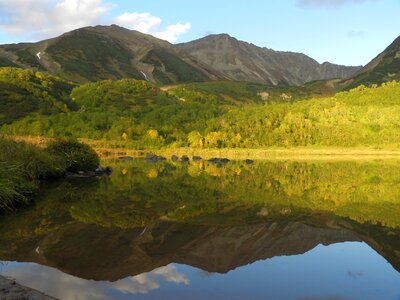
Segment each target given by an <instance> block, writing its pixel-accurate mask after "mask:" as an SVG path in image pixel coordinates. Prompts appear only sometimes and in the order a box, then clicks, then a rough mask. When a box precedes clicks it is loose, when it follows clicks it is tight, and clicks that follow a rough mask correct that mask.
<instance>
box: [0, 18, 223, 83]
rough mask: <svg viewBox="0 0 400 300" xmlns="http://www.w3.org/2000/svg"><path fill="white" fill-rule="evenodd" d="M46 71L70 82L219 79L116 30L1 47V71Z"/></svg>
mask: <svg viewBox="0 0 400 300" xmlns="http://www.w3.org/2000/svg"><path fill="white" fill-rule="evenodd" d="M15 65H17V66H20V67H23V68H32V69H36V70H41V71H46V72H48V73H51V74H55V75H58V76H60V77H62V78H65V79H67V80H71V81H75V82H81V83H82V82H89V81H98V80H103V79H121V78H127V77H129V78H135V79H147V80H149V81H152V82H154V83H162V84H167V83H175V82H187V81H204V80H213V79H217V78H218V74H216V72H215V71H213V70H211V69H210V68H207V67H204V66H202V65H201V64H199V63H197V62H196V61H194V60H193V59H192V58H191V57H189V56H187V55H185V54H183V53H180V52H178V51H177V50H175V49H174V48H173V46H172V45H171V44H169V43H168V42H166V41H162V40H159V39H157V38H154V37H152V36H150V35H146V34H142V33H140V32H137V31H131V30H128V29H125V28H122V27H118V26H115V25H113V26H96V27H85V28H81V29H78V30H74V31H71V32H68V33H65V34H63V35H61V36H59V37H57V38H54V39H50V40H45V41H41V42H38V43H32V44H18V45H3V46H0V66H15Z"/></svg>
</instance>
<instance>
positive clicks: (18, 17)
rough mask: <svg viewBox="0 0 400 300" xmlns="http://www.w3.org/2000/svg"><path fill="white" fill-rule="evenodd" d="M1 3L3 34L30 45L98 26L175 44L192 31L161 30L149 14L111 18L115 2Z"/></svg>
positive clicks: (28, 0)
mask: <svg viewBox="0 0 400 300" xmlns="http://www.w3.org/2000/svg"><path fill="white" fill-rule="evenodd" d="M105 1H108V0H11V1H10V0H0V34H1V32H4V33H7V34H9V35H12V36H21V37H23V38H24V39H29V40H30V41H35V40H41V39H45V38H51V37H55V36H58V35H60V34H62V33H65V32H68V31H71V30H74V29H77V28H81V27H85V26H93V25H99V24H110V23H116V24H118V25H120V26H123V27H126V28H129V29H134V30H137V31H140V32H143V33H148V34H152V35H154V36H156V37H159V38H162V39H165V40H167V41H169V42H175V41H176V40H177V39H178V37H179V36H180V35H181V34H183V33H185V32H186V31H187V30H189V29H190V27H191V25H190V23H177V24H173V25H169V26H167V27H166V28H162V27H161V23H162V20H161V18H159V17H157V16H153V15H151V14H150V13H148V12H145V13H139V12H132V13H129V12H125V13H123V14H122V15H120V16H117V17H114V18H111V17H109V14H110V12H111V9H112V8H113V7H114V6H116V3H117V2H116V1H115V0H109V1H108V2H105Z"/></svg>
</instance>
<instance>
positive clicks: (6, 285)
mask: <svg viewBox="0 0 400 300" xmlns="http://www.w3.org/2000/svg"><path fill="white" fill-rule="evenodd" d="M0 299H4V300H15V299H27V300H55V299H56V298H53V297H50V296H47V295H46V294H44V293H42V292H40V291H37V290H35V289H32V288H29V287H26V286H23V285H20V284H19V283H17V282H16V281H15V280H13V279H8V278H6V277H4V276H2V275H0Z"/></svg>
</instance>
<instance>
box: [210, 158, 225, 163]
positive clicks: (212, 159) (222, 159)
mask: <svg viewBox="0 0 400 300" xmlns="http://www.w3.org/2000/svg"><path fill="white" fill-rule="evenodd" d="M208 161H209V162H211V163H213V164H227V163H228V162H230V160H229V159H227V158H210V159H209V160H208Z"/></svg>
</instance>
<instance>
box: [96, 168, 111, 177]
mask: <svg viewBox="0 0 400 300" xmlns="http://www.w3.org/2000/svg"><path fill="white" fill-rule="evenodd" d="M94 172H95V173H96V175H110V174H111V173H112V168H111V167H98V168H97V169H96V171H94Z"/></svg>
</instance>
